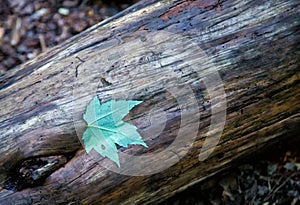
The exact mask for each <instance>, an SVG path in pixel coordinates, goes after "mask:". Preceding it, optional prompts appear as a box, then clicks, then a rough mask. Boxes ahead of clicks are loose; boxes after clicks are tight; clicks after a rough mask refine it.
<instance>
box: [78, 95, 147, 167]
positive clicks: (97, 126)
mask: <svg viewBox="0 0 300 205" xmlns="http://www.w3.org/2000/svg"><path fill="white" fill-rule="evenodd" d="M142 102H143V101H137V100H129V101H126V100H120V101H115V100H111V101H109V102H106V103H104V104H100V102H99V99H98V98H97V96H95V97H94V98H93V100H92V101H91V102H90V103H89V104H88V106H87V107H86V111H85V113H84V115H83V119H84V120H85V121H86V123H87V128H86V130H85V132H84V133H83V136H82V140H83V142H84V146H85V150H86V152H87V153H89V152H90V151H91V150H92V149H94V150H95V151H97V152H98V153H99V154H101V155H102V156H103V157H108V158H109V159H111V160H112V161H114V162H115V163H116V164H117V165H118V166H119V167H120V162H119V156H118V150H117V147H116V144H118V145H120V146H122V147H127V146H128V145H129V144H140V145H143V146H144V147H147V145H146V143H145V142H144V141H143V139H142V137H141V135H140V134H139V133H138V132H137V128H136V127H135V126H134V125H131V124H129V123H126V122H124V121H122V119H123V118H124V117H125V116H126V115H127V114H128V113H129V111H130V110H131V109H132V108H133V107H134V106H136V105H138V104H140V103H142Z"/></svg>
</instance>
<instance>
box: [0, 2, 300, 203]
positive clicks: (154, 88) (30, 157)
mask: <svg viewBox="0 0 300 205" xmlns="http://www.w3.org/2000/svg"><path fill="white" fill-rule="evenodd" d="M299 14H300V5H299V2H298V1H297V0H290V1H283V0H279V1H276V2H275V1H268V0H263V1H258V0H254V1H249V0H246V1H239V0H224V1H207V0H196V1H181V0H179V1H175V0H170V1H153V0H149V1H143V2H140V3H138V4H136V5H134V6H133V7H131V8H129V9H127V10H126V11H124V12H122V13H120V14H118V15H117V16H115V17H112V18H110V19H107V20H105V21H103V22H101V23H99V24H98V25H96V26H93V27H92V28H90V29H88V30H86V31H84V32H83V33H81V34H80V35H78V36H76V37H74V38H72V39H70V40H68V41H66V42H65V43H63V44H62V45H60V46H57V47H55V48H53V49H51V50H49V51H47V52H45V53H43V54H41V55H39V56H38V57H37V58H35V59H34V60H32V61H30V62H28V63H26V64H23V65H21V66H20V67H18V68H15V69H12V70H10V71H9V72H7V73H6V74H5V75H3V76H1V78H0V89H1V90H0V104H1V111H0V136H1V141H0V165H1V166H0V167H1V168H0V183H1V187H2V188H1V190H0V204H37V203H39V204H150V203H158V202H161V201H163V200H165V199H166V198H168V197H170V196H172V195H174V194H175V193H177V192H180V191H182V190H184V189H186V188H187V187H189V186H191V185H193V184H195V183H197V182H200V181H202V180H204V179H206V178H208V177H209V176H213V175H215V174H216V173H218V172H220V171H222V170H224V169H226V168H228V167H230V166H232V164H234V163H235V162H236V161H237V160H238V159H240V158H242V157H246V156H251V155H252V154H253V153H255V152H257V151H258V150H262V149H264V148H265V147H266V146H267V145H270V144H272V143H274V142H278V141H285V140H288V139H289V138H288V137H294V138H295V137H298V136H299V135H296V134H295V133H297V132H299V122H300V114H299V109H300V86H299V83H300V66H299V65H300V55H299V50H300V49H299V45H300V38H299V37H300V32H299V27H300V19H299ZM224 94H225V95H226V96H224ZM95 95H97V96H98V98H99V99H100V101H101V103H103V102H107V101H109V100H112V99H115V100H119V99H127V100H129V99H136V100H143V101H144V102H143V103H142V104H140V105H138V106H137V107H135V108H134V109H133V110H132V111H130V114H129V115H128V116H127V117H126V118H125V120H126V121H128V122H130V123H131V124H134V125H135V126H136V127H138V131H139V132H140V133H141V136H142V137H143V139H144V140H145V142H146V143H147V145H148V148H143V147H142V146H137V145H130V146H129V147H128V148H121V147H120V148H119V155H120V162H121V167H120V168H118V167H117V166H116V165H115V164H114V163H113V162H111V161H110V160H109V159H107V158H103V157H101V156H100V155H99V154H97V153H96V152H95V151H94V150H93V151H91V153H90V154H87V153H86V152H85V150H84V148H83V146H82V142H81V136H82V133H83V132H84V130H85V126H86V125H85V123H84V122H83V120H82V115H83V113H84V111H85V107H86V105H87V104H88V103H89V101H90V100H91V99H92V98H93V97H94V96H95ZM225 114H226V115H225ZM224 116H226V120H225V118H224ZM224 123H225V127H224V130H223V129H222V127H223V125H224ZM220 134H222V135H221V138H220V139H219V137H218V136H220Z"/></svg>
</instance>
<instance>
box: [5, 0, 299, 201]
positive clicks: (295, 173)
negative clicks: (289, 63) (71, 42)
mask: <svg viewBox="0 0 300 205" xmlns="http://www.w3.org/2000/svg"><path fill="white" fill-rule="evenodd" d="M111 2H112V1H101V0H49V1H44V0H13V1H9V0H0V76H1V75H3V74H4V73H5V72H6V71H7V70H9V69H12V68H14V67H15V66H17V65H19V64H22V63H24V62H26V61H28V60H30V59H32V58H34V57H36V56H37V55H39V54H40V53H41V52H44V51H45V50H47V49H48V48H51V47H53V46H55V45H57V44H59V43H61V42H63V41H64V40H66V39H68V38H70V37H72V36H74V35H76V34H78V33H80V32H82V31H83V30H85V29H87V28H89V27H90V26H92V25H94V24H96V23H98V22H100V21H102V20H104V19H105V18H108V17H110V16H113V15H115V14H116V13H118V12H120V11H121V10H123V9H125V8H127V7H128V6H130V5H131V4H133V3H134V2H136V1H129V0H128V1H126V0H123V1H118V4H116V3H111ZM116 2H117V1H116ZM120 2H122V3H120ZM298 145H299V141H298V143H297V142H296V143H295V142H293V143H290V142H287V143H285V144H280V145H278V144H277V145H276V146H273V147H272V148H270V149H269V150H267V151H266V152H264V153H256V154H254V155H255V156H254V157H253V158H252V159H245V160H244V163H246V164H237V165H236V166H235V167H232V168H231V169H230V170H227V171H226V172H224V173H220V174H219V175H218V176H214V177H213V178H212V179H208V180H206V181H204V182H201V183H199V184H196V185H194V186H192V187H190V188H188V189H187V190H185V191H183V192H182V193H179V194H177V195H175V196H173V197H172V198H170V199H168V200H167V201H165V202H163V203H162V204H174V205H177V204H178V205H181V204H198V205H211V204H213V205H217V204H255V205H256V204H257V205H258V204H263V205H269V204H270V205H271V204H276V205H279V204H282V205H283V204H292V205H296V204H300V149H299V146H298Z"/></svg>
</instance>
